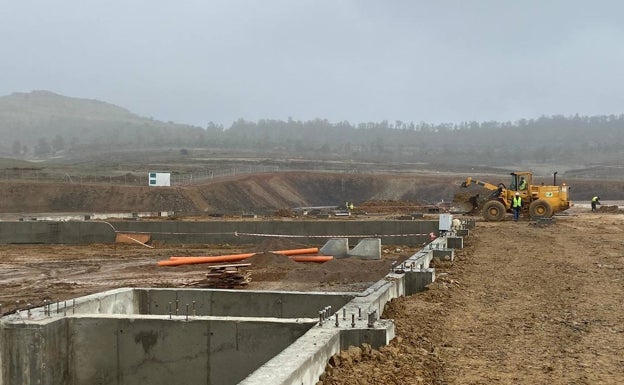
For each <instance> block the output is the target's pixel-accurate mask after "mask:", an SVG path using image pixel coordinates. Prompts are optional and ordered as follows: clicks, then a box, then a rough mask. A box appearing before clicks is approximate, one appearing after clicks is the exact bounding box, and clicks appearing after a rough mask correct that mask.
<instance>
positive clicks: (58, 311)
mask: <svg viewBox="0 0 624 385" xmlns="http://www.w3.org/2000/svg"><path fill="white" fill-rule="evenodd" d="M59 302H61V299H60V298H57V299H56V314H58V313H60V312H61V311H60V310H59Z"/></svg>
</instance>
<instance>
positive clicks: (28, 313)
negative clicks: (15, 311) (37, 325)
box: [26, 303, 32, 319]
mask: <svg viewBox="0 0 624 385" xmlns="http://www.w3.org/2000/svg"><path fill="white" fill-rule="evenodd" d="M26 306H28V311H27V313H26V315H28V319H30V316H31V313H30V307H31V306H32V304H30V303H29V304H27V305H26Z"/></svg>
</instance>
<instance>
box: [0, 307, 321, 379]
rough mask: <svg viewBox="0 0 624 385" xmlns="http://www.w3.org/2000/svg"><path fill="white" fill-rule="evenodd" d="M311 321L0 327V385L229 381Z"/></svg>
mask: <svg viewBox="0 0 624 385" xmlns="http://www.w3.org/2000/svg"><path fill="white" fill-rule="evenodd" d="M315 322H316V320H315V319H307V320H305V319H298V320H293V319H284V320H278V319H270V318H265V319H253V318H245V319H243V318H238V319H231V318H229V319H226V318H222V319H214V318H201V317H197V318H192V319H189V320H188V321H186V320H185V319H184V318H180V319H178V320H170V319H168V318H166V319H163V318H158V317H136V316H133V317H116V316H108V317H104V316H98V317H91V316H73V317H66V318H57V319H49V320H48V321H47V322H41V323H33V324H26V325H24V326H21V325H13V326H12V327H10V328H2V329H1V330H0V332H1V334H0V336H1V337H0V347H1V349H2V357H3V359H6V361H5V362H4V363H3V364H4V367H3V368H2V376H1V378H0V384H2V385H34V384H43V385H93V384H100V385H135V384H151V385H170V384H189V385H192V384H198V385H199V384H201V385H230V384H232V385H233V384H237V383H238V382H239V381H240V380H242V379H243V378H244V377H246V376H247V375H248V374H250V373H251V372H253V371H254V370H255V369H257V368H258V367H260V366H261V365H262V364H264V363H265V362H267V361H268V360H269V359H271V358H272V357H273V356H275V355H276V354H278V353H279V352H280V351H282V350H284V349H285V348H286V347H287V346H289V345H290V344H292V343H293V342H294V341H295V340H297V339H298V338H299V337H301V336H302V335H303V334H305V332H306V331H307V330H308V329H309V328H311V327H312V326H313V325H314V324H315Z"/></svg>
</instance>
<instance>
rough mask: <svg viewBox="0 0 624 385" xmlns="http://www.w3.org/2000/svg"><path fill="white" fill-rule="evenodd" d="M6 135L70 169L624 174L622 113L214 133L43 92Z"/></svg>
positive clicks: (4, 108) (258, 127)
mask: <svg viewBox="0 0 624 385" xmlns="http://www.w3.org/2000/svg"><path fill="white" fill-rule="evenodd" d="M207 118H209V117H207ZM0 134H2V138H3V140H2V141H1V142H0V156H5V157H9V156H13V157H15V158H21V159H29V158H37V159H39V160H46V159H52V158H54V159H57V160H59V161H60V159H62V160H63V161H66V162H67V163H71V162H73V161H75V160H77V159H82V160H84V159H89V160H92V159H95V158H96V157H98V159H102V158H104V159H107V158H111V157H110V153H112V152H117V153H118V154H119V153H123V154H124V155H125V154H130V155H131V156H133V157H137V156H138V157H140V160H141V161H148V157H150V155H148V153H151V154H159V153H161V152H163V150H164V149H167V150H173V151H172V152H171V153H172V154H175V156H176V157H180V156H181V155H183V156H188V155H190V157H197V158H198V159H199V158H202V159H204V160H205V159H211V158H212V157H214V156H215V154H227V156H229V157H232V158H235V157H249V158H254V157H255V158H266V159H272V160H273V159H298V160H301V159H305V160H309V161H314V162H319V161H320V162H321V163H324V164H328V162H340V163H344V164H349V163H352V164H353V165H356V164H366V163H374V164H377V165H385V166H384V167H386V166H387V168H388V169H395V170H396V169H402V168H404V166H405V165H411V166H412V168H418V167H420V166H419V165H433V166H434V168H436V169H440V168H442V169H444V170H450V171H453V170H457V169H458V168H472V166H473V165H474V166H479V167H482V166H488V167H496V168H507V169H531V170H540V169H545V170H548V173H550V172H552V171H553V170H559V171H560V172H565V171H568V170H569V171H570V172H571V174H570V175H575V176H582V177H589V178H606V179H620V178H623V177H624V168H622V167H621V165H622V164H624V156H623V155H622V154H623V153H622V148H623V147H624V115H622V114H620V115H604V116H579V115H573V116H561V115H553V116H541V117H539V118H535V119H521V120H518V121H515V122H496V121H490V122H458V123H440V124H430V123H425V122H420V123H414V122H404V121H399V120H397V121H394V122H390V121H382V122H368V123H357V124H352V123H349V122H347V121H343V122H337V123H334V122H329V121H328V120H327V119H320V118H318V119H313V120H308V121H300V120H293V119H291V118H289V119H288V120H286V121H283V120H271V119H260V120H258V121H255V122H254V121H245V120H244V119H239V120H237V121H235V122H233V123H232V125H231V126H230V127H227V128H225V129H223V127H222V126H220V125H216V124H214V123H208V124H207V127H205V128H201V127H194V126H188V125H181V124H175V123H165V122H161V121H157V120H154V119H150V118H146V117H141V116H138V115H136V114H134V113H132V112H130V111H128V110H126V109H124V108H122V107H118V106H115V105H112V104H109V103H105V102H101V101H97V100H89V99H80V98H70V97H66V96H62V95H57V94H55V93H52V92H49V91H33V92H30V93H14V94H12V95H9V96H4V97H0ZM140 150H141V151H140ZM191 150H192V151H191ZM120 158H121V156H120ZM349 167H350V166H349ZM350 168H351V169H356V167H355V166H354V167H350ZM357 168H358V169H359V167H357ZM428 168H432V167H428Z"/></svg>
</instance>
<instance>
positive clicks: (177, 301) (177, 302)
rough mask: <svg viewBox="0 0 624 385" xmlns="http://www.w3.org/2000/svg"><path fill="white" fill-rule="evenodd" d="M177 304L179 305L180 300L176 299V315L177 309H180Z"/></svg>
mask: <svg viewBox="0 0 624 385" xmlns="http://www.w3.org/2000/svg"><path fill="white" fill-rule="evenodd" d="M179 305H180V301H179V300H177V299H176V315H178V311H179V309H180V307H179Z"/></svg>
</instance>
